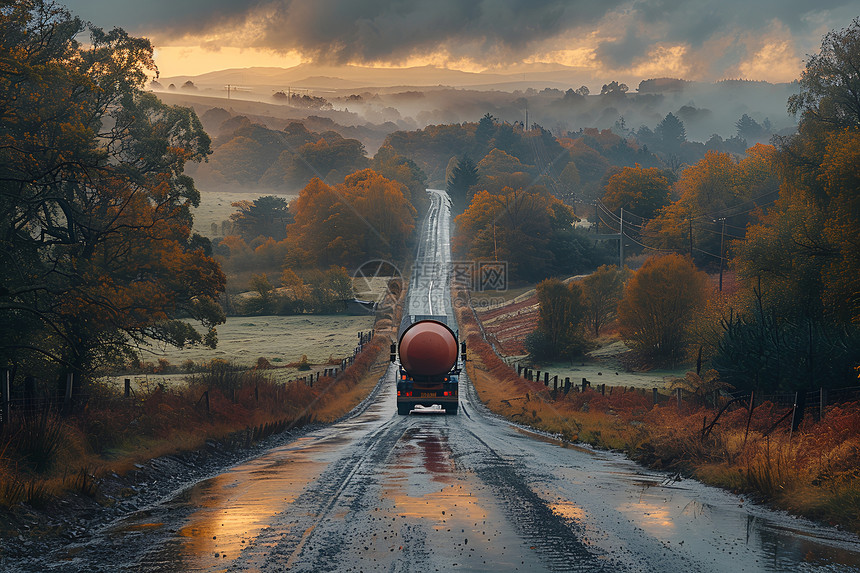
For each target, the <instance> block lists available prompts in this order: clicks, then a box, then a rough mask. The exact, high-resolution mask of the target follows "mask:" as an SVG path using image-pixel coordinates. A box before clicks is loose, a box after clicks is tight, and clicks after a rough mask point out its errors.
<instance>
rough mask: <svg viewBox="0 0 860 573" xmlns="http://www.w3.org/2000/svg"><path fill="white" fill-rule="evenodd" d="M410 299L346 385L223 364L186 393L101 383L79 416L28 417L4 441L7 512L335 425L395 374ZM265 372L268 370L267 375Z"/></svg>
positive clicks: (1, 461)
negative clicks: (226, 449) (210, 446)
mask: <svg viewBox="0 0 860 573" xmlns="http://www.w3.org/2000/svg"><path fill="white" fill-rule="evenodd" d="M401 303H402V299H395V298H394V297H390V298H389V300H386V301H385V304H384V305H383V307H382V310H381V311H380V313H379V318H378V320H377V324H376V328H375V336H374V338H373V339H372V340H371V341H370V342H369V343H368V344H366V345H365V346H364V349H363V351H362V352H361V353H359V354H358V355H357V356H356V357H355V360H354V361H353V363H352V364H351V365H350V366H349V367H347V368H346V369H345V370H344V371H343V372H341V373H340V374H339V375H338V376H337V377H336V378H331V377H321V378H320V379H319V380H318V381H316V382H315V383H314V384H313V385H308V384H305V383H302V382H289V383H286V384H281V383H278V382H275V381H273V380H272V379H271V378H269V376H268V371H267V369H266V368H265V367H264V368H260V369H257V368H251V369H247V368H237V367H235V366H232V365H230V364H228V363H225V362H223V361H218V362H215V361H213V364H211V365H210V368H209V370H207V371H206V372H205V373H204V374H203V375H198V376H195V377H194V379H193V380H191V381H190V382H188V383H187V384H184V385H176V386H169V387H168V386H164V385H160V384H154V385H151V386H150V387H148V388H147V389H145V391H142V392H139V393H138V394H137V395H136V396H133V397H130V398H126V397H124V396H122V395H120V394H119V393H117V390H116V388H115V387H112V386H109V385H103V386H99V385H97V384H96V383H92V385H91V387H90V388H89V394H90V397H89V401H88V403H87V405H86V407H84V408H82V409H79V410H78V411H76V412H75V413H73V414H72V415H69V416H65V417H61V416H59V415H58V414H57V413H56V412H54V411H51V410H44V411H40V412H33V413H30V414H28V415H22V414H18V415H16V416H15V417H14V419H13V422H12V423H10V424H9V425H7V426H6V427H5V428H4V433H3V434H2V435H0V505H5V506H7V507H8V506H14V505H16V504H18V503H21V502H27V503H29V504H30V505H32V506H35V507H39V506H46V505H47V504H48V502H49V501H50V500H51V499H53V498H54V497H56V496H62V495H64V494H65V493H67V492H76V493H80V494H84V495H89V496H94V495H96V494H97V483H98V478H99V477H100V476H103V475H107V474H108V473H111V472H114V473H117V474H120V475H121V474H124V473H125V472H127V471H129V470H131V469H132V468H133V467H134V466H135V464H139V463H142V462H145V461H147V460H150V459H153V458H156V457H160V456H164V455H167V454H172V453H177V452H183V451H192V450H195V449H199V448H202V447H203V446H204V445H205V443H206V442H207V441H209V440H213V439H214V440H221V441H223V442H225V443H228V444H230V445H233V446H239V447H242V446H244V447H248V446H250V445H251V444H252V443H254V442H256V441H259V440H261V439H263V438H266V437H268V436H270V435H272V434H274V433H277V432H281V431H283V430H285V429H288V428H291V427H298V426H302V425H304V424H307V423H308V422H313V421H319V422H329V421H332V420H335V419H337V418H339V417H341V416H343V415H344V414H346V413H347V412H349V411H350V410H351V409H352V408H353V407H355V405H356V404H358V403H359V402H360V401H361V400H362V399H364V398H365V397H366V396H367V394H368V393H369V391H370V390H371V389H372V388H373V386H374V385H375V383H376V381H377V380H378V379H379V376H380V375H381V373H382V372H383V371H384V368H385V367H386V366H387V360H388V347H389V344H390V338H391V336H392V329H393V326H392V325H393V324H397V323H398V322H399V320H397V319H398V316H397V315H398V313H399V307H400V304H401ZM262 366H265V365H262Z"/></svg>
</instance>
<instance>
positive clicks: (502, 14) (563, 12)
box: [257, 0, 623, 62]
mask: <svg viewBox="0 0 860 573" xmlns="http://www.w3.org/2000/svg"><path fill="white" fill-rule="evenodd" d="M622 3H623V2H622V1H621V0H607V1H605V2H602V3H599V4H598V3H596V2H583V1H580V2H576V1H573V2H572V1H570V0H483V1H481V2H463V1H462V0H436V1H432V2H431V1H427V0H412V1H406V0H403V1H398V2H391V1H380V0H376V1H365V2H355V1H352V0H318V1H316V2H313V3H310V2H303V1H280V2H275V3H273V4H271V8H272V9H273V14H272V17H271V18H270V19H269V20H268V21H267V25H266V26H265V28H264V29H263V33H262V35H261V36H260V37H259V38H258V40H257V45H259V46H266V47H274V48H276V49H293V48H297V49H300V50H301V51H303V52H306V53H311V54H314V55H316V56H317V58H318V59H321V60H328V61H335V62H345V61H351V60H365V61H373V60H396V59H403V58H405V57H407V56H409V55H410V54H413V53H420V52H424V51H428V50H434V49H437V48H440V47H442V48H444V49H447V50H449V51H450V52H451V53H452V54H453V55H455V56H469V57H474V58H476V59H484V58H490V59H493V58H500V59H502V60H503V59H504V58H505V57H506V56H507V55H518V56H522V55H523V53H524V52H526V51H527V49H528V48H529V46H532V45H534V44H536V43H538V42H542V41H544V40H546V39H549V38H552V37H554V36H557V35H558V34H560V33H562V32H565V31H567V30H569V29H571V28H576V27H580V26H583V25H588V24H593V23H595V22H597V21H598V20H599V19H600V18H601V17H602V16H603V15H604V14H605V12H606V10H607V9H611V8H613V7H615V6H618V5H620V4H622Z"/></svg>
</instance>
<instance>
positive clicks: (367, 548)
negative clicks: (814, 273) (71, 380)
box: [32, 194, 860, 573]
mask: <svg viewBox="0 0 860 573" xmlns="http://www.w3.org/2000/svg"><path fill="white" fill-rule="evenodd" d="M432 197H433V200H434V206H435V208H436V209H442V210H443V211H444V205H443V204H442V203H441V201H442V197H441V195H440V194H434V195H432ZM436 219H437V220H444V221H447V219H448V217H447V215H446V216H438V215H437V217H436ZM445 233H447V229H445ZM429 246H430V245H427V247H429ZM427 251H428V252H429V251H430V249H429V248H427ZM425 293H426V291H425ZM431 298H432V297H431ZM439 304H443V302H439ZM444 304H447V303H444ZM394 389H395V382H394V371H393V369H390V370H389V372H388V373H387V374H386V377H385V378H384V379H383V380H381V381H380V383H379V385H378V386H377V390H375V393H374V398H373V399H372V400H370V401H369V402H368V403H366V404H365V405H364V406H362V407H360V408H359V409H358V410H357V411H355V412H354V413H353V414H352V416H351V417H349V418H348V419H346V420H344V421H342V422H340V423H337V424H334V425H332V426H329V427H326V428H322V429H318V430H316V431H314V432H312V433H309V434H307V435H305V436H303V437H301V438H298V439H296V440H295V441H293V442H291V443H288V444H286V445H284V446H282V447H279V448H275V449H273V450H270V451H269V452H268V453H267V454H266V455H264V456H262V457H260V458H257V459H255V460H252V461H250V462H247V463H244V464H241V465H238V466H236V467H234V468H233V469H231V470H229V471H227V472H225V473H223V474H221V475H218V476H216V477H213V478H211V479H209V480H206V481H203V482H200V483H198V484H196V485H194V486H192V487H190V488H187V489H185V490H183V491H182V492H181V493H179V494H178V495H177V496H175V497H174V498H172V499H170V500H169V501H166V502H164V503H162V504H160V505H157V506H155V507H152V508H150V509H149V510H147V511H142V512H138V513H135V514H132V515H130V516H128V517H126V518H125V519H123V520H122V521H121V522H119V523H115V524H114V525H113V526H111V527H110V528H108V529H107V530H105V531H103V532H100V533H97V534H96V535H94V536H93V538H92V539H91V540H90V541H88V542H87V543H85V544H81V545H77V546H73V547H66V548H62V549H61V550H59V551H57V552H56V554H55V555H53V556H52V559H53V563H52V567H51V569H52V570H54V571H116V570H119V571H144V572H146V571H260V572H264V571H265V572H268V571H272V572H274V571H285V570H290V571H307V572H311V571H313V572H318V571H350V572H351V571H421V572H423V571H448V570H456V571H516V570H520V571H660V572H666V573H668V572H676V571H677V572H688V571H727V572H731V573H737V572H740V571H860V542H858V540H857V538H856V537H854V536H850V535H847V534H842V533H840V532H837V531H834V530H830V529H825V528H821V527H817V526H814V525H812V524H809V523H807V522H804V521H802V520H796V519H792V518H789V517H787V516H785V515H782V514H779V513H776V512H770V511H767V510H765V509H762V508H760V507H756V506H754V505H751V504H749V503H747V502H746V501H743V500H742V499H741V498H739V497H737V496H734V495H731V494H728V493H726V492H723V491H720V490H716V489H713V488H708V487H705V486H702V485H701V484H698V483H696V482H694V481H692V480H683V481H678V482H674V481H665V478H666V476H664V475H662V474H659V473H656V472H651V471H648V470H644V469H643V468H641V467H639V466H637V465H636V464H633V463H632V462H630V461H628V460H626V459H625V458H623V457H622V456H620V455H617V454H614V453H611V452H595V451H591V450H588V449H583V448H578V447H562V446H561V445H560V444H559V442H558V441H557V440H554V439H551V438H546V437H542V436H537V435H534V434H532V433H531V432H529V431H527V430H522V429H519V428H515V427H512V426H511V425H509V424H508V423H507V422H505V421H503V420H500V419H498V418H497V417H495V416H493V415H492V414H490V413H489V412H487V411H486V410H485V409H484V408H483V406H482V405H481V404H480V402H479V400H478V399H477V396H476V394H475V392H474V389H473V388H472V387H471V384H470V383H469V382H468V380H466V379H465V377H464V378H463V380H462V381H461V415H458V416H442V417H417V416H397V415H396V414H395V410H396V408H395V397H394ZM42 565H44V563H42ZM32 570H39V569H36V568H34V569H32Z"/></svg>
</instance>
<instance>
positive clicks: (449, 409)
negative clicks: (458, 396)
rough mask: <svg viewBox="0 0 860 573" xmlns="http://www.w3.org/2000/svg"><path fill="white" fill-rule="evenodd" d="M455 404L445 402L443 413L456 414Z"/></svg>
mask: <svg viewBox="0 0 860 573" xmlns="http://www.w3.org/2000/svg"><path fill="white" fill-rule="evenodd" d="M457 406H458V404H445V413H446V414H453V415H455V416H456V415H457Z"/></svg>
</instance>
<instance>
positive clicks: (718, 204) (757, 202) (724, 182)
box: [643, 144, 779, 266]
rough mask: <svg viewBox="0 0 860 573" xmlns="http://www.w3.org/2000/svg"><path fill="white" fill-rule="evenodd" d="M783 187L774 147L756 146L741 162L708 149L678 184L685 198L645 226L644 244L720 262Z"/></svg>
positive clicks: (716, 262)
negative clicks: (780, 185) (777, 172)
mask: <svg viewBox="0 0 860 573" xmlns="http://www.w3.org/2000/svg"><path fill="white" fill-rule="evenodd" d="M778 189H779V179H778V177H777V175H776V149H775V148H774V147H773V146H770V145H761V144H757V145H755V146H753V147H751V148H750V149H748V150H747V157H745V158H744V159H743V160H741V161H740V162H738V161H737V160H736V159H735V158H734V157H732V156H731V155H730V154H728V153H718V152H715V151H709V152H707V153H706V154H705V157H704V158H702V159H701V160H700V161H698V162H697V163H695V164H694V165H691V166H690V167H688V168H687V169H685V170H684V171H683V172H682V173H681V176H680V178H679V179H678V181H677V182H676V183H675V185H674V191H675V193H676V194H677V195H679V196H680V198H679V199H678V200H677V201H675V202H674V203H672V204H670V205H667V206H666V207H664V208H663V209H661V210H660V211H659V212H658V213H657V216H656V217H655V218H654V219H652V220H651V221H648V222H647V223H646V224H645V226H644V232H643V236H644V242H645V243H646V244H647V245H649V246H650V247H653V248H659V249H666V250H674V251H676V252H683V253H686V254H688V255H690V256H692V257H693V258H694V259H695V260H696V261H697V262H699V263H700V264H702V265H706V264H710V265H717V266H718V265H719V258H720V256H723V257H725V256H726V253H727V249H728V245H729V243H730V241H732V240H734V239H740V238H743V236H744V234H745V228H746V226H747V224H748V223H749V222H750V221H751V220H753V217H754V216H755V215H756V213H757V212H758V209H759V208H761V207H764V206H766V205H769V204H770V203H772V202H773V200H774V198H775V196H776V193H777V191H778ZM723 222H725V225H726V227H725V229H726V230H725V232H724V228H723ZM721 244H722V247H721ZM721 249H722V252H721Z"/></svg>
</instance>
